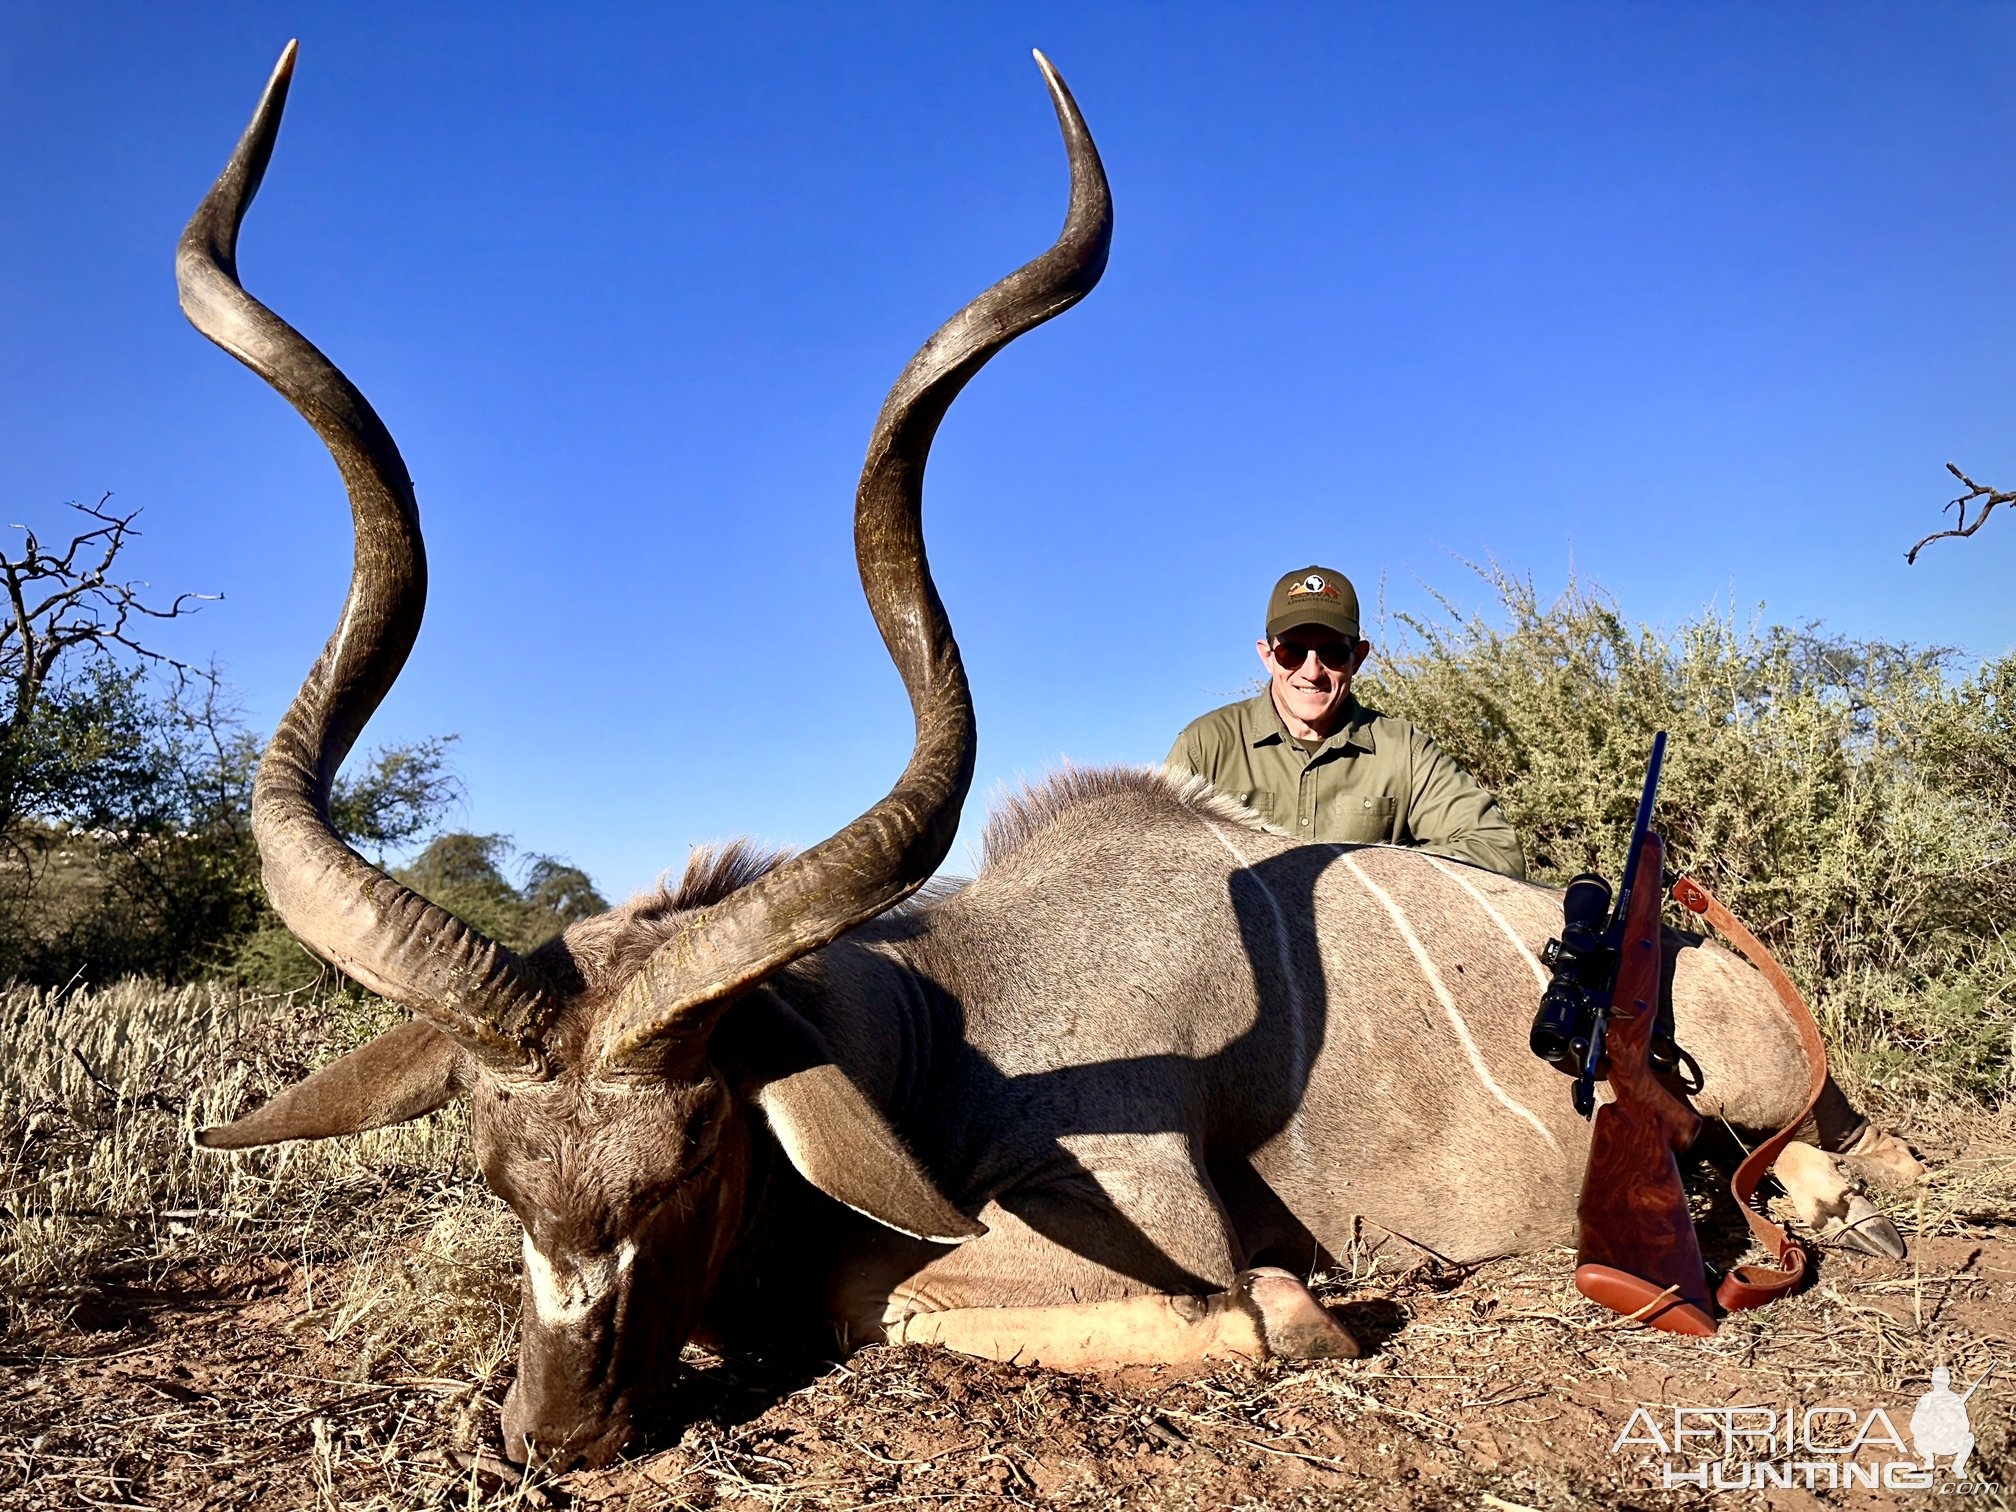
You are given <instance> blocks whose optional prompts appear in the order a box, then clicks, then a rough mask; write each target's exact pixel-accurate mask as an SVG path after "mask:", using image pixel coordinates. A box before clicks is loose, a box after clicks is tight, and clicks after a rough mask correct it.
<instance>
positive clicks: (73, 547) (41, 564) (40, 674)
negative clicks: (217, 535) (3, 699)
mask: <svg viewBox="0 0 2016 1512" xmlns="http://www.w3.org/2000/svg"><path fill="white" fill-rule="evenodd" d="M111 497H112V496H111V495H110V494H109V493H108V494H106V495H105V496H104V497H103V498H101V499H99V500H98V502H97V503H96V504H72V505H71V506H70V507H71V508H72V509H74V510H76V511H77V512H78V513H79V514H81V515H83V516H84V517H85V518H86V519H87V520H89V521H92V522H93V523H92V524H91V525H90V526H89V527H88V528H87V529H84V530H81V531H79V532H78V533H77V534H76V535H74V536H72V537H71V538H70V540H69V542H68V543H67V544H66V545H65V546H64V547H63V548H62V549H61V550H60V551H51V550H49V549H47V548H45V547H44V546H43V544H42V542H41V539H40V538H39V537H38V536H37V535H36V534H35V532H34V531H33V530H31V529H29V528H28V527H26V526H21V525H17V526H15V527H14V528H15V529H17V530H19V531H20V532H21V536H22V549H21V552H20V554H19V555H9V554H8V553H7V552H5V551H0V590H4V593H5V596H6V605H5V608H6V614H7V618H6V621H5V623H4V624H0V680H4V681H6V682H9V683H11V684H12V685H13V689H12V691H13V693H14V710H15V718H16V719H19V718H20V717H21V716H22V714H24V713H25V712H26V711H27V710H28V709H30V708H31V707H32V706H33V704H34V702H35V699H36V698H37V697H38V696H40V694H41V691H42V688H43V686H44V685H45V684H46V682H47V680H48V677H49V675H50V673H51V672H52V670H53V669H54V667H55V665H56V663H57V661H58V660H59V659H60V658H61V657H62V655H63V654H64V653H66V652H71V651H83V652H85V653H86V654H109V653H111V652H113V651H114V650H123V651H125V652H126V653H128V654H129V655H132V656H136V657H139V658H141V659H142V660H144V661H151V662H156V663H159V664H161V665H164V666H168V667H172V668H174V669H175V671H177V672H178V673H183V674H192V675H200V674H198V669H196V668H194V667H191V666H188V665H187V664H185V663H183V662H180V661H178V660H176V659H175V658H174V657H172V656H169V655H167V654H166V653H164V652H161V651H156V650H155V649H154V648H153V647H151V646H148V645H147V644H146V643H145V642H143V641H142V640H140V639H139V637H138V635H137V634H136V633H135V632H134V630H133V629H132V624H133V621H134V620H136V619H152V620H172V619H180V618H181V617H182V616H183V615H185V614H189V613H193V612H194V610H195V609H196V607H197V606H198V605H199V604H201V603H203V602H205V601H208V600H214V599H217V598H220V597H222V595H220V594H209V593H182V594H178V595H176V597H175V598H174V599H173V600H172V601H170V602H169V603H168V604H166V605H160V604H155V603H150V602H149V601H148V599H147V598H146V596H145V595H146V592H147V589H148V587H149V585H148V584H147V583H146V582H145V581H143V580H141V579H137V578H135V579H131V580H128V581H125V582H120V581H118V580H117V579H115V578H113V577H112V575H111V573H112V568H113V565H114V564H115V563H116V562H117V560H118V558H119V554H120V553H121V552H122V551H124V550H125V549H126V547H127V545H128V544H129V543H130V542H131V541H132V540H133V539H134V538H136V537H137V536H138V535H139V534H140V532H139V531H138V530H137V529H135V528H134V524H133V522H134V521H135V520H136V519H138V518H139V517H140V511H139V510H137V509H135V510H129V511H127V512H125V513H123V514H122V513H120V512H119V511H117V510H113V509H108V508H107V507H106V504H107V502H108V501H109V500H110V499H111Z"/></svg>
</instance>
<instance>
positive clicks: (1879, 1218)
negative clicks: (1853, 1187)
mask: <svg viewBox="0 0 2016 1512" xmlns="http://www.w3.org/2000/svg"><path fill="white" fill-rule="evenodd" d="M1820 1237H1821V1238H1822V1239H1824V1240H1828V1241H1830V1242H1833V1243H1838V1244H1840V1245H1841V1246H1843V1247H1844V1248H1846V1249H1852V1250H1859V1251H1860V1252H1861V1253H1862V1254H1865V1255H1874V1256H1875V1257H1876V1258H1877V1259H1879V1260H1902V1259H1903V1258H1904V1257H1905V1255H1906V1254H1908V1253H1909V1250H1908V1248H1907V1247H1906V1245H1905V1243H1904V1236H1903V1235H1902V1234H1900V1233H1898V1232H1897V1225H1896V1224H1894V1223H1892V1222H1891V1221H1890V1220H1889V1219H1888V1218H1885V1217H1884V1216H1883V1215H1882V1214H1881V1213H1879V1212H1877V1211H1876V1204H1875V1203H1873V1202H1871V1201H1870V1200H1869V1199H1868V1198H1867V1197H1864V1196H1862V1195H1861V1194H1860V1193H1859V1192H1858V1193H1856V1194H1855V1195H1854V1196H1852V1197H1850V1198H1849V1199H1848V1212H1847V1215H1846V1216H1845V1217H1841V1218H1836V1219H1834V1220H1833V1221H1832V1222H1830V1223H1828V1224H1826V1225H1825V1226H1824V1227H1822V1228H1821V1230H1820Z"/></svg>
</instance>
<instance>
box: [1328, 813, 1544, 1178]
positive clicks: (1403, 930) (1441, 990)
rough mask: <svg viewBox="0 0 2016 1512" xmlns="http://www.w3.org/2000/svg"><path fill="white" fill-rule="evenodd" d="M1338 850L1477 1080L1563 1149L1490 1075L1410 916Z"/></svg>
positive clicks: (1512, 1112)
mask: <svg viewBox="0 0 2016 1512" xmlns="http://www.w3.org/2000/svg"><path fill="white" fill-rule="evenodd" d="M1335 849H1336V851H1337V855H1338V857H1339V858H1340V859H1341V860H1342V861H1343V863H1344V867H1345V869H1346V870H1347V871H1349V872H1350V873H1351V875H1352V876H1354V877H1356V878H1357V879H1358V880H1359V881H1360V882H1361V883H1363V884H1364V887H1365V890H1366V891H1367V892H1369V893H1370V894H1372V896H1373V897H1375V898H1377V899H1378V900H1379V902H1380V905H1381V906H1382V907H1384V908H1385V910H1386V915H1387V917H1388V918H1390V919H1392V921H1393V927H1394V928H1395V929H1397V930H1399V931H1400V938H1401V939H1403V940H1405V941H1406V942H1407V949H1408V950H1409V951H1410V952H1412V953H1413V956H1414V963H1415V965H1417V966H1419V967H1420V968H1421V975H1422V976H1424V977H1426V978H1427V979H1428V985H1429V987H1430V988H1432V989H1433V990H1434V993H1435V1001H1436V1002H1438V1003H1440V1004H1441V1005H1442V1012H1443V1014H1444V1015H1445V1016H1446V1017H1447V1018H1448V1020H1449V1027H1450V1028H1451V1029H1453V1030H1455V1031H1456V1038H1457V1041H1458V1042H1459V1043H1460V1044H1461V1045H1462V1046H1463V1053H1464V1054H1465V1055H1466V1056H1468V1057H1469V1059H1470V1069H1471V1070H1472V1071H1474V1072H1476V1074H1477V1080H1479V1081H1480V1082H1482V1083H1483V1084H1484V1090H1485V1091H1487V1092H1489V1093H1490V1094H1491V1095H1492V1096H1493V1097H1495V1098H1497V1099H1498V1101H1499V1103H1501V1104H1502V1105H1503V1106H1504V1108H1505V1110H1506V1111H1507V1112H1508V1113H1511V1114H1512V1115H1513V1116H1514V1117H1516V1118H1523V1119H1525V1120H1526V1122H1527V1123H1529V1124H1531V1125H1532V1126H1533V1132H1534V1133H1536V1134H1538V1135H1539V1136H1540V1137H1541V1138H1542V1139H1544V1140H1545V1141H1546V1142H1547V1148H1548V1149H1550V1150H1559V1149H1560V1148H1561V1147H1560V1146H1559V1145H1558V1144H1556V1143H1555V1142H1554V1136H1553V1135H1552V1134H1549V1133H1548V1132H1547V1126H1546V1125H1545V1124H1543V1123H1541V1122H1540V1120H1539V1118H1537V1117H1536V1116H1535V1115H1534V1113H1533V1110H1532V1109H1531V1108H1528V1107H1527V1106H1526V1105H1525V1104H1523V1103H1521V1102H1519V1101H1517V1100H1516V1099H1515V1098H1513V1096H1512V1095H1511V1094H1510V1093H1509V1092H1507V1091H1506V1090H1505V1089H1504V1088H1503V1087H1501V1086H1499V1085H1498V1079H1497V1078H1496V1077H1494V1076H1493V1075H1492V1074H1491V1068H1490V1067H1489V1066H1487V1065H1485V1064H1484V1057H1483V1056H1482V1055H1481V1054H1479V1053H1478V1050H1477V1041H1476V1040H1474V1039H1472V1038H1471V1037H1470V1026H1469V1025H1468V1024H1466V1023H1465V1022H1464V1021H1463V1015H1462V1013H1461V1012H1459V1011H1458V1010H1457V1007H1456V999H1455V998H1453V997H1451V996H1450V995H1449V989H1448V988H1447V987H1446V986H1444V985H1443V982H1442V973H1441V972H1439V971H1437V970H1436V969H1435V962H1434V961H1433V960H1432V959H1430V957H1429V955H1428V951H1427V948H1426V947H1425V946H1423V945H1422V943H1421V937H1420V936H1419V935H1417V934H1415V933H1414V926H1413V925H1411V924H1409V923H1408V922H1407V915H1406V914H1404V913H1402V912H1401V911H1400V905H1399V904H1398V903H1395V902H1394V901H1393V898H1392V896H1391V895H1390V894H1389V893H1388V892H1387V891H1386V889H1385V888H1383V887H1381V886H1380V885H1379V884H1378V883H1377V882H1374V881H1373V880H1372V879H1371V878H1370V877H1369V876H1367V875H1366V874H1365V868H1364V867H1362V866H1360V865H1359V864H1358V860H1357V858H1356V857H1355V856H1353V855H1352V854H1351V853H1350V852H1349V851H1347V850H1345V849H1344V848H1343V847H1342V846H1338V847H1335ZM1494 912H1495V910H1494ZM1500 922H1501V923H1502V922H1503V921H1502V920H1501V921H1500Z"/></svg>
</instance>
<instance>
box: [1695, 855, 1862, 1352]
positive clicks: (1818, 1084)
mask: <svg viewBox="0 0 2016 1512" xmlns="http://www.w3.org/2000/svg"><path fill="white" fill-rule="evenodd" d="M1672 896H1673V901H1674V902H1676V903H1678V904H1679V905H1680V906H1681V907H1682V908H1684V909H1686V910H1687V911H1688V912H1689V913H1692V914H1697V915H1699V916H1700V917H1701V918H1702V919H1703V920H1705V921H1706V922H1707V924H1708V925H1709V927H1710V928H1712V929H1714V930H1715V931H1716V932H1717V933H1718V934H1720V935H1722V936H1723V937H1724V938H1725V939H1727V940H1728V941H1729V943H1730V944H1731V945H1734V946H1735V947H1736V949H1737V950H1738V952H1740V953H1741V954H1742V956H1743V958H1744V959H1745V960H1747V961H1748V962H1749V963H1750V964H1751V965H1752V966H1755V967H1756V968H1757V970H1758V971H1760V972H1761V973H1763V976H1764V980H1765V981H1767V982H1769V983H1770V984H1771V990H1772V991H1773V992H1775V993H1776V994H1777V995H1778V1001H1779V1002H1780V1003H1781V1004H1783V1005H1784V1008H1785V1016H1786V1017H1787V1018H1789V1019H1790V1020H1791V1021H1792V1027H1793V1028H1794V1029H1796V1030H1797V1031H1798V1033H1799V1045H1800V1048H1801V1049H1802V1050H1804V1051H1805V1052H1806V1067H1807V1087H1806V1105H1805V1106H1804V1107H1803V1108H1801V1109H1800V1110H1799V1112H1798V1113H1797V1115H1795V1116H1794V1117H1793V1119H1792V1121H1791V1122H1790V1123H1788V1124H1786V1125H1785V1127H1784V1128H1782V1129H1780V1130H1779V1131H1778V1132H1777V1133H1776V1134H1773V1135H1772V1136H1771V1137H1770V1138H1769V1139H1767V1140H1765V1141H1764V1142H1763V1143H1762V1144H1760V1145H1759V1146H1757V1148H1756V1149H1754V1150H1752V1151H1751V1152H1750V1153H1749V1154H1748V1155H1746V1156H1745V1157H1744V1158H1743V1163H1742V1164H1741V1165H1739V1166H1737V1167H1736V1174H1735V1175H1734V1176H1732V1177H1730V1178H1729V1190H1730V1192H1731V1193H1732V1194H1733V1195H1734V1196H1735V1198H1736V1205H1737V1207H1739V1208H1741V1209H1742V1211H1743V1219H1744V1221H1745V1222H1746V1223H1748V1224H1749V1225H1750V1232H1751V1233H1752V1234H1753V1235H1755V1236H1756V1239H1757V1242H1758V1243H1759V1244H1761V1245H1763V1246H1764V1247H1765V1248H1766V1249H1767V1250H1769V1251H1770V1252H1771V1253H1772V1254H1773V1255H1776V1256H1777V1257H1778V1263H1777V1265H1776V1266H1775V1267H1774V1266H1769V1265H1738V1266H1735V1267H1733V1268H1732V1269H1731V1270H1730V1271H1729V1273H1728V1274H1727V1275H1726V1276H1724V1277H1723V1278H1722V1284H1721V1285H1720V1286H1719V1287H1717V1288H1716V1289H1715V1300H1716V1301H1717V1302H1719V1303H1720V1304H1721V1305H1722V1308H1723V1310H1724V1311H1725V1312H1741V1311H1742V1310H1743V1309H1744V1308H1747V1307H1762V1306H1763V1305H1764V1304H1765V1303H1766V1302H1775V1301H1776V1300H1777V1299H1778V1298H1780V1297H1782V1296H1784V1295H1785V1294H1786V1293H1788V1292H1790V1291H1791V1290H1792V1289H1793V1288H1794V1287H1796V1286H1797V1285H1798V1284H1799V1283H1800V1281H1801V1280H1803V1279H1804V1278H1805V1275H1806V1247H1805V1246H1804V1245H1802V1244H1801V1243H1800V1242H1799V1241H1798V1240H1797V1239H1794V1238H1793V1237H1792V1236H1791V1235H1790V1234H1788V1233H1786V1232H1785V1230H1784V1229H1783V1228H1782V1227H1780V1226H1779V1225H1778V1224H1776V1223H1773V1222H1772V1221H1771V1220H1770V1219H1769V1218H1768V1217H1766V1216H1765V1214H1764V1212H1763V1211H1762V1209H1761V1208H1759V1207H1758V1205H1757V1204H1756V1202H1755V1198H1756V1196H1757V1188H1758V1186H1759V1184H1760V1183H1761V1182H1762V1181H1763V1180H1764V1177H1765V1176H1766V1175H1767V1174H1768V1173H1769V1172H1770V1170H1771V1167H1772V1166H1773V1164H1775V1163H1776V1162H1777V1159H1778V1157H1779V1155H1780V1154H1781V1153H1783V1151H1784V1149H1785V1146H1786V1145H1788V1144H1790V1143H1791V1141H1792V1136H1793V1135H1794V1134H1796V1133H1797V1132H1798V1131H1799V1129H1800V1127H1801V1126H1802V1125H1803V1124H1805V1123H1806V1122H1807V1120H1809V1119H1810V1118H1812V1116H1813V1110H1814V1109H1815V1108H1816V1107H1817V1106H1818V1105H1819V1102H1820V1093H1821V1091H1822V1090H1823V1089H1824V1088H1825V1087H1826V1085H1827V1047H1826V1046H1825V1045H1824V1044H1822V1043H1821V1040H1820V1026H1819V1025H1818V1024H1816V1023H1814V1022H1813V1011H1812V1010H1811V1009H1810V1008H1808V1007H1807V1006H1806V1000H1805V999H1804V998H1803V997H1801V996H1800V995H1799V989H1798V988H1797V987H1795V986H1793V985H1792V979H1791V978H1790V977H1789V976H1787V975H1786V974H1785V968H1784V967H1782V966H1780V965H1779V964H1778V962H1777V961H1776V960H1775V959H1773V958H1772V955H1771V952H1770V951H1768V950H1766V949H1765V948H1764V944H1763V942H1762V941H1761V940H1759V939H1758V938H1757V937H1756V936H1755V935H1753V934H1752V933H1750V931H1749V930H1748V929H1745V928H1744V927H1743V923H1742V921H1741V920H1739V919H1738V918H1737V917H1736V916H1735V915H1734V914H1732V913H1731V912H1729V910H1728V909H1727V908H1724V907H1723V906H1722V904H1721V902H1720V901H1719V900H1718V899H1717V898H1716V897H1715V896H1714V895H1713V894H1712V893H1710V892H1709V891H1708V889H1707V888H1705V887H1703V886H1702V885H1701V884H1700V883H1699V882H1696V881H1695V880H1694V879H1693V878H1692V877H1688V876H1682V877H1681V878H1679V880H1677V881H1676V882H1674V884H1673V889H1672Z"/></svg>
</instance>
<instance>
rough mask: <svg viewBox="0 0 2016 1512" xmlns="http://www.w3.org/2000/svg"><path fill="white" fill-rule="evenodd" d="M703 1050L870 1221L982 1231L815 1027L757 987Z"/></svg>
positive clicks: (785, 1142) (950, 1238)
mask: <svg viewBox="0 0 2016 1512" xmlns="http://www.w3.org/2000/svg"><path fill="white" fill-rule="evenodd" d="M708 1054H709V1057H710V1058H711V1059H713V1060H714V1061H715V1062H716V1063H717V1064H719V1065H720V1066H721V1067H722V1069H723V1070H724V1071H726V1072H728V1074H729V1075H731V1076H732V1077H734V1078H735V1079H736V1081H737V1082H738V1083H739V1084H740V1085H741V1086H742V1087H743V1088H744V1090H745V1091H746V1092H747V1094H748V1096H749V1097H750V1098H751V1100H752V1101H754V1102H755V1104H756V1106H757V1107H759V1108H761V1109H762V1110H763V1116H764V1118H765V1119H766V1120H768V1122H769V1124H770V1132H771V1133H772V1134H774V1135H776V1136H777V1143H778V1144H779V1145H780V1146H782V1148H783V1150H784V1154H785V1157H786V1158H787V1159H789V1160H790V1162H791V1164H792V1165H793V1166H795V1167H797V1170H798V1174H799V1175H801V1176H803V1177H804V1178H805V1179H806V1180H807V1181H809V1182H811V1183H812V1185H814V1186H815V1187H817V1188H819V1190H820V1191H822V1192H824V1193H825V1194H826V1195H827V1196H828V1197H831V1198H832V1199H833V1200H834V1201H835V1202H842V1203H845V1204H846V1205H847V1206H848V1207H850V1208H852V1209H854V1211H855V1212H857V1213H864V1214H866V1215H867V1216H868V1217H870V1218H873V1219H874V1220H875V1221H876V1222H877V1223H880V1224H883V1225H886V1226H887V1227H889V1228H892V1229H895V1230H896V1232H898V1233H899V1234H908V1235H910V1236H911V1237H912V1238H914V1239H928V1240H930V1241H931V1242H932V1243H934V1244H962V1243H964V1242H965V1241H966V1240H968V1239H973V1238H977V1237H978V1236H979V1235H981V1234H984V1233H986V1232H987V1230H986V1228H985V1227H984V1226H983V1225H981V1224H979V1223H975V1222H974V1221H973V1220H972V1219H971V1218H968V1217H967V1216H966V1215H965V1214H964V1213H962V1212H960V1211H959V1210H958V1209H957V1208H955V1207H954V1206H952V1204H951V1203H950V1202H948V1201H947V1200H946V1198H945V1195H944V1194H943V1193H942V1192H940V1191H939V1190H938V1186H937V1183H936V1182H934V1181H933V1180H932V1179H931V1177H930V1175H929V1174H928V1173H927V1172H926V1171H925V1169H924V1167H923V1166H921V1165H920V1164H918V1162H917V1157H916V1156H915V1155H912V1154H911V1153H910V1151H909V1150H908V1149H907V1148H905V1146H904V1144H903V1141H902V1140H901V1139H899V1138H897V1137H896V1131H895V1130H894V1129H892V1128H890V1127H889V1121H888V1120H887V1119H885V1118H884V1117H883V1116H882V1111H881V1109H879V1108H877V1107H876V1106H875V1104H874V1103H873V1102H871V1101H870V1100H869V1099H868V1097H867V1096H866V1095H865V1094H864V1093H863V1092H862V1091H861V1089H860V1088H859V1087H857V1086H855V1085H854V1083H853V1081H852V1080H851V1079H850V1078H849V1077H848V1075H847V1073H846V1072H845V1071H843V1070H841V1069H840V1067H839V1066H838V1065H837V1064H835V1062H834V1060H833V1051H832V1048H831V1047H830V1046H829V1045H828V1044H827V1043H826V1038H825V1036H824V1035H822V1034H820V1032H819V1031H818V1030H817V1029H815V1028H813V1026H812V1025H811V1024H809V1023H807V1022H806V1021H805V1020H804V1019H803V1018H802V1017H801V1016H800V1015H799V1014H798V1013H797V1012H796V1011H795V1010H794V1009H792V1008H791V1006H790V1005H789V1004H788V1003H786V1002H785V1001H784V1000H783V999H782V998H781V997H779V996H778V995H777V994H776V993H774V992H772V991H771V990H770V989H769V988H767V987H760V988H758V989H757V990H756V991H754V992H752V993H750V994H749V995H748V996H747V997H746V998H744V999H743V1000H742V1001H741V1002H739V1003H737V1004H736V1005H735V1006H734V1007H733V1008H731V1009H729V1010H728V1012H727V1014H725V1015H724V1016H723V1019H722V1022H721V1025H720V1027H719V1028H717V1029H716V1030H715V1033H714V1038H713V1041H712V1043H711V1044H710V1045H709V1048H708Z"/></svg>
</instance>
